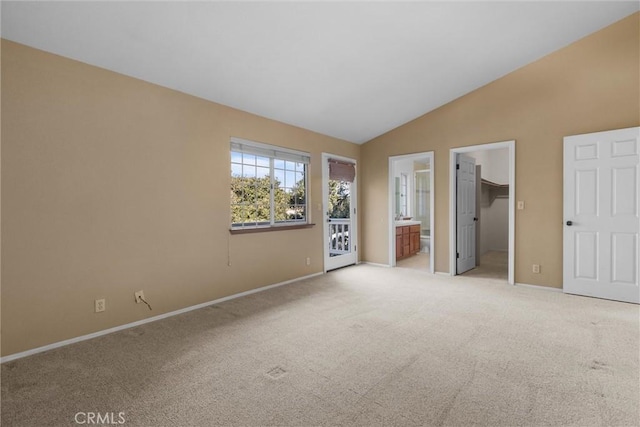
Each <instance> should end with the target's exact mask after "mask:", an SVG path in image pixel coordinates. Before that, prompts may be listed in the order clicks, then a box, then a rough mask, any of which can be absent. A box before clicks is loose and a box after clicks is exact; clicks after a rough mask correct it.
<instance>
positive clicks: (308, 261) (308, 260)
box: [307, 257, 311, 265]
mask: <svg viewBox="0 0 640 427" xmlns="http://www.w3.org/2000/svg"><path fill="white" fill-rule="evenodd" d="M307 265H311V258H309V257H307Z"/></svg>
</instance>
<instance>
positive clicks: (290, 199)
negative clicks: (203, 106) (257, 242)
mask: <svg viewBox="0 0 640 427" xmlns="http://www.w3.org/2000/svg"><path fill="white" fill-rule="evenodd" d="M308 164H309V154H307V153H303V152H299V151H293V150H288V149H285V148H280V147H275V146H272V145H266V144H259V143H256V142H251V141H245V140H241V139H237V138H232V139H231V227H232V229H241V228H258V227H271V226H279V225H291V224H301V223H302V224H306V223H307V214H308V210H307V167H308Z"/></svg>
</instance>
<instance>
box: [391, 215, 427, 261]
mask: <svg viewBox="0 0 640 427" xmlns="http://www.w3.org/2000/svg"><path fill="white" fill-rule="evenodd" d="M395 225H396V260H399V259H402V258H406V257H409V256H411V255H415V254H417V253H418V252H420V225H421V222H420V221H396V222H395Z"/></svg>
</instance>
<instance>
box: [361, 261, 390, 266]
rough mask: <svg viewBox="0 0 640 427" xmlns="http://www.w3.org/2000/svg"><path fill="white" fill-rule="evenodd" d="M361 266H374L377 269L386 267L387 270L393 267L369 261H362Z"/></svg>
mask: <svg viewBox="0 0 640 427" xmlns="http://www.w3.org/2000/svg"><path fill="white" fill-rule="evenodd" d="M361 264H367V265H374V266H376V267H386V268H389V267H391V266H390V265H389V264H380V263H378V262H369V261H362V262H361Z"/></svg>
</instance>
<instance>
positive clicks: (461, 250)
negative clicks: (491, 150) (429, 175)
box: [456, 154, 477, 274]
mask: <svg viewBox="0 0 640 427" xmlns="http://www.w3.org/2000/svg"><path fill="white" fill-rule="evenodd" d="M456 168H457V171H456V175H457V179H456V183H457V184H456V185H457V199H456V229H457V232H456V233H457V238H456V243H457V245H456V248H457V249H456V251H457V260H456V273H457V274H462V273H464V272H465V271H468V270H471V269H472V268H474V267H475V266H476V221H477V218H476V159H474V158H473V157H471V156H467V155H465V154H458V166H456Z"/></svg>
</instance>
